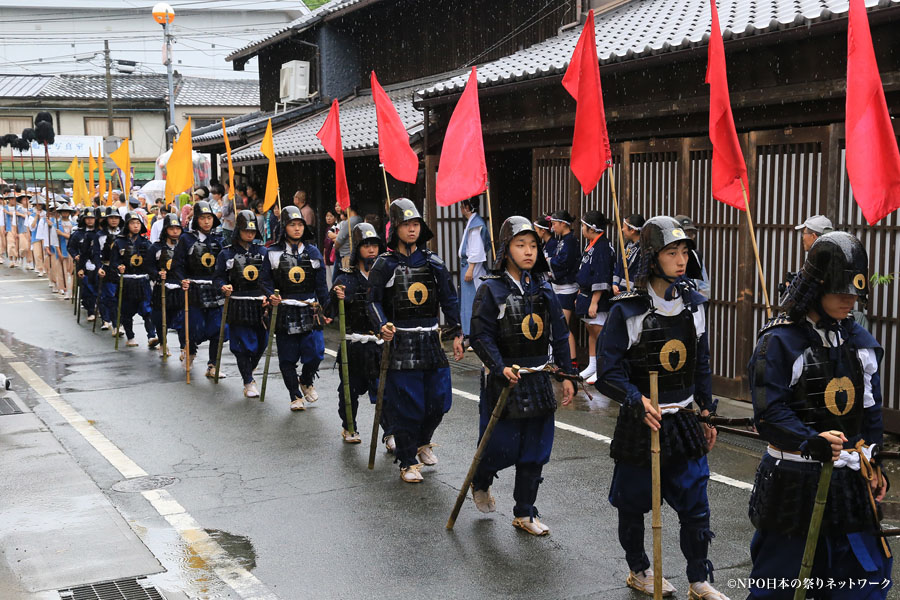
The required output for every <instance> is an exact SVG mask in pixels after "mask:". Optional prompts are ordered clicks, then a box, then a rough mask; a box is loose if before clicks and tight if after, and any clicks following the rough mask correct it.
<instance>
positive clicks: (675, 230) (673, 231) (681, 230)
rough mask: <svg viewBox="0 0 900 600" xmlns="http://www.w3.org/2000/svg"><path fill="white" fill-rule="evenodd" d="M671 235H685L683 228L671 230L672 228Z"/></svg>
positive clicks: (681, 236) (676, 236)
mask: <svg viewBox="0 0 900 600" xmlns="http://www.w3.org/2000/svg"><path fill="white" fill-rule="evenodd" d="M672 237H674V238H679V239H681V238H683V237H687V236H686V235H685V234H684V230H683V229H673V230H672Z"/></svg>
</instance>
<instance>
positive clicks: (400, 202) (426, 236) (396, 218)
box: [388, 198, 434, 248]
mask: <svg viewBox="0 0 900 600" xmlns="http://www.w3.org/2000/svg"><path fill="white" fill-rule="evenodd" d="M389 216H390V218H391V239H390V240H388V246H390V247H392V248H394V247H396V246H397V241H398V238H397V227H398V226H400V225H401V224H403V223H406V222H407V221H412V220H414V219H418V220H419V221H421V223H422V229H421V231H420V232H419V239H417V240H416V244H417V245H419V246H422V245H424V244H425V243H426V242H428V240H430V239H431V238H433V237H434V234H433V233H432V232H431V229H429V227H428V224H427V223H425V219H423V218H422V215H421V214H420V213H419V209H418V208H416V205H415V203H414V202H413V201H412V200H410V199H409V198H397V199H396V200H394V201H393V202H391V210H390V214H389Z"/></svg>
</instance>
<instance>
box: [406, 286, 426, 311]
mask: <svg viewBox="0 0 900 600" xmlns="http://www.w3.org/2000/svg"><path fill="white" fill-rule="evenodd" d="M406 297H407V298H409V301H410V302H412V303H413V304H414V305H415V306H422V305H423V304H425V302H427V301H428V288H427V287H425V284H424V283H421V282H419V281H417V282H415V283H414V284H412V285H411V286H409V290H408V291H407V292H406Z"/></svg>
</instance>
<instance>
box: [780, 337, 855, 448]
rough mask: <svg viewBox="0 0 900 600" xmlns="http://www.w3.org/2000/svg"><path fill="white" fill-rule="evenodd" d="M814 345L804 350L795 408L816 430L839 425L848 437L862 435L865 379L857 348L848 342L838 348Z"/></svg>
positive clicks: (824, 429)
mask: <svg viewBox="0 0 900 600" xmlns="http://www.w3.org/2000/svg"><path fill="white" fill-rule="evenodd" d="M836 351H837V352H839V353H840V354H841V356H840V359H839V360H838V361H835V360H834V359H833V358H832V357H831V355H830V352H829V349H828V348H825V347H823V346H819V345H816V346H811V347H809V348H807V349H806V350H805V351H804V352H803V372H802V374H801V375H800V379H799V381H798V382H797V385H796V386H794V399H795V402H796V404H794V406H793V408H794V410H796V411H797V413H798V414H799V416H800V419H801V420H802V421H803V422H804V423H805V424H806V425H809V426H810V427H812V428H813V429H815V430H816V431H820V432H821V431H829V430H831V429H836V430H838V431H843V432H844V434H846V436H847V437H848V438H853V437H855V436H858V435H859V433H860V427H861V425H862V419H863V396H864V392H865V383H864V378H863V369H862V365H861V364H860V361H859V357H858V356H857V355H856V352H855V351H854V350H853V349H852V348H849V347H848V345H847V344H842V345H841V346H840V347H839V348H837V349H836Z"/></svg>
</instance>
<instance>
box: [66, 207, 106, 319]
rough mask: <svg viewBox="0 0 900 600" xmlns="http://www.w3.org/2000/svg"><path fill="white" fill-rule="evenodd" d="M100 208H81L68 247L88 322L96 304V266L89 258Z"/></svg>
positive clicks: (91, 317) (92, 315) (92, 317)
mask: <svg viewBox="0 0 900 600" xmlns="http://www.w3.org/2000/svg"><path fill="white" fill-rule="evenodd" d="M99 212H100V210H99V209H97V208H94V207H93V206H88V207H85V208H83V209H82V210H81V216H80V217H79V218H78V229H76V230H75V231H73V232H72V238H71V239H70V240H69V247H70V248H71V250H72V256H73V257H74V259H75V269H76V275H77V276H78V279H79V281H80V285H81V290H80V291H79V298H80V299H81V306H82V307H83V308H84V310H85V311H86V312H87V314H88V317H87V320H88V322H92V321H93V320H94V318H95V317H94V308H95V306H96V305H97V279H96V277H97V268H96V267H95V266H94V263H93V261H92V260H91V257H92V256H93V255H92V251H91V250H92V248H93V246H94V236H95V235H96V233H97V231H96V224H97V213H99Z"/></svg>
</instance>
